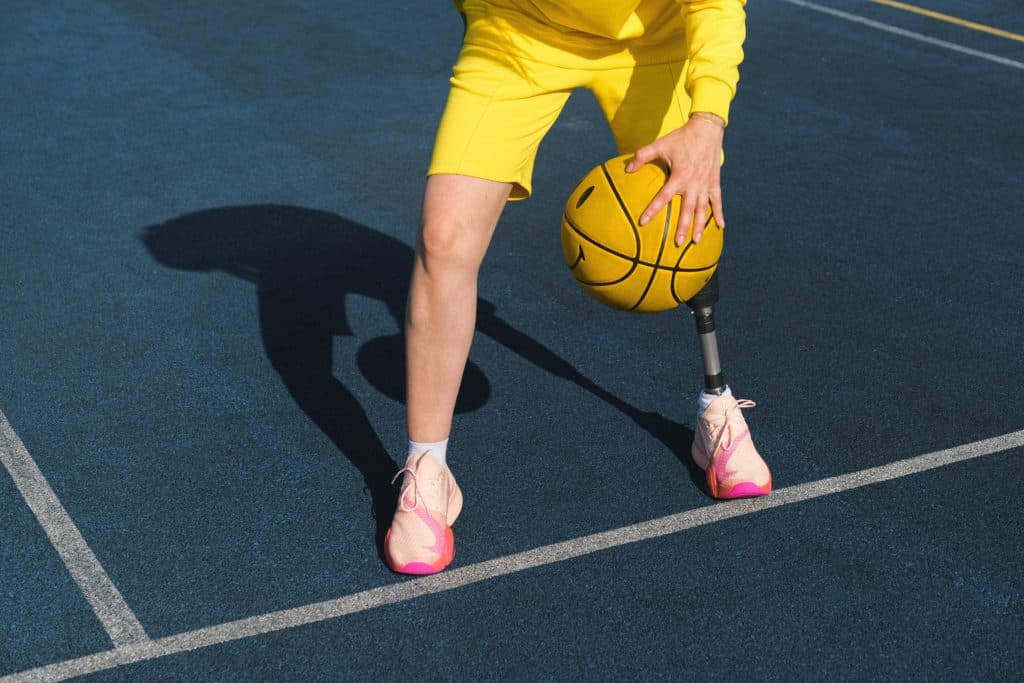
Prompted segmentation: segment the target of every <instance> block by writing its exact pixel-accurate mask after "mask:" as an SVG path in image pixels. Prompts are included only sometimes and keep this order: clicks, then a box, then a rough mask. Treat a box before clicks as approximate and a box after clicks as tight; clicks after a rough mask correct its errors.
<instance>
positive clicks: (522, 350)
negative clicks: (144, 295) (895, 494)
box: [141, 205, 703, 553]
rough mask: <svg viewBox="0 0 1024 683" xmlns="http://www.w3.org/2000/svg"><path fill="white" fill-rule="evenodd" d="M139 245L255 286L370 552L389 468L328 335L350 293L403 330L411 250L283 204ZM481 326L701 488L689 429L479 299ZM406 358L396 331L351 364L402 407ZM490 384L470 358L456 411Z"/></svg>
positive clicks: (162, 230)
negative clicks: (615, 418) (662, 451)
mask: <svg viewBox="0 0 1024 683" xmlns="http://www.w3.org/2000/svg"><path fill="white" fill-rule="evenodd" d="M141 239H142V241H143V243H144V245H145V246H146V248H147V249H148V250H149V252H150V254H151V255H152V256H153V258H154V259H156V260H157V261H158V262H159V263H161V264H163V265H166V266H168V267H171V268H175V269H179V270H186V271H193V272H210V271H222V272H225V273H229V274H231V275H233V276H235V277H239V278H241V279H244V280H246V281H248V282H251V283H253V285H254V286H255V289H256V294H257V298H258V306H259V323H260V334H261V338H262V342H263V346H264V349H265V352H266V354H267V358H268V359H269V360H270V362H271V364H272V366H273V368H274V370H275V371H276V372H277V373H278V375H279V376H280V377H281V381H282V383H283V384H284V386H285V387H286V388H287V390H288V392H289V394H290V395H291V397H292V398H293V399H294V400H295V402H296V404H297V405H298V406H299V407H300V408H301V409H302V410H303V411H304V412H305V413H306V415H307V416H309V418H310V420H312V422H313V423H314V424H316V425H317V427H318V428H319V429H320V430H321V431H322V432H323V433H324V434H325V435H326V436H327V437H328V438H329V439H330V440H331V441H332V443H334V445H335V446H336V447H337V448H338V450H339V451H340V452H341V453H342V454H343V455H344V456H345V457H346V458H348V460H349V461H350V462H351V463H352V465H353V466H355V467H356V469H357V470H358V471H359V472H360V474H361V475H362V477H363V481H364V483H365V486H366V489H367V491H368V492H369V494H370V496H371V500H372V512H373V515H374V517H375V519H376V534H375V535H376V541H377V548H378V552H381V553H382V551H383V536H384V532H385V531H386V530H387V528H388V526H389V525H390V522H391V516H392V514H393V512H394V507H395V504H396V502H397V489H396V487H395V486H393V485H392V484H391V480H392V477H393V476H394V475H395V473H396V472H397V471H398V465H397V464H396V462H395V461H394V460H393V459H392V458H391V456H390V455H389V453H388V449H387V448H386V447H385V446H384V444H383V443H381V440H380V437H379V435H378V434H377V432H376V430H375V429H374V428H373V425H372V423H371V421H370V419H369V416H368V415H367V413H366V410H365V409H364V408H363V406H362V404H361V403H360V402H359V399H358V398H357V397H356V396H355V394H353V393H352V391H351V390H349V388H348V387H347V386H346V385H345V382H344V380H343V378H341V379H339V378H337V377H335V376H334V373H333V367H334V362H333V361H334V358H333V348H334V337H336V336H352V335H353V331H352V328H351V325H350V324H349V320H348V317H347V314H346V307H345V302H346V298H347V297H348V295H350V294H358V295H362V296H365V297H369V298H371V299H375V300H378V301H381V302H383V303H384V305H385V306H386V307H387V309H388V311H389V312H390V314H391V318H392V319H393V321H394V324H395V329H396V331H400V330H401V329H402V327H403V321H404V310H405V300H406V294H407V290H408V278H409V274H410V273H411V272H412V264H413V250H412V248H410V247H409V246H408V245H406V244H405V243H403V242H401V241H400V240H397V239H395V238H393V237H390V236H388V235H384V234H383V233H380V232H378V231H376V230H373V229H371V228H369V227H367V226H364V225H360V224H358V223H355V222H353V221H350V220H347V219H345V218H342V217H340V216H337V215H335V214H331V213H328V212H324V211H316V210H312V209H304V208H299V207H292V206H280V205H256V206H239V207H225V208H217V209H210V210H205V211H199V212H196V213H191V214H187V215H184V216H181V217H179V218H175V219H173V220H170V221H168V222H166V223H162V224H160V225H154V226H150V227H148V228H146V229H145V230H144V232H143V234H142V236H141ZM478 310H479V313H478V329H479V331H480V332H481V333H482V334H486V335H488V336H489V337H491V338H492V339H494V340H495V341H497V342H498V343H500V344H502V345H503V346H504V347H506V348H507V349H509V350H510V351H512V352H513V353H516V354H518V355H519V356H521V357H522V358H524V359H525V360H527V361H529V362H530V363H533V364H534V365H536V366H537V367H539V368H542V369H544V370H545V371H547V372H550V373H551V374H553V375H555V376H557V377H561V378H562V379H564V380H566V381H568V382H571V383H573V384H575V385H576V386H578V387H579V388H580V389H582V390H584V391H587V392H589V393H591V394H593V395H594V396H596V397H598V398H599V399H601V400H603V401H605V402H606V403H607V404H609V405H610V406H612V407H614V408H616V409H617V410H619V411H620V412H621V413H622V414H624V415H626V416H627V417H629V418H630V419H632V420H633V421H634V422H635V423H636V424H637V425H638V426H639V427H640V428H642V429H644V430H645V431H647V432H648V433H649V434H651V435H652V436H653V437H655V438H656V439H658V440H659V441H661V442H662V443H663V444H664V445H665V446H666V447H667V448H668V449H669V450H671V451H672V452H673V453H675V454H676V456H677V457H678V458H679V459H680V461H681V462H683V463H684V465H685V466H686V467H687V469H688V471H689V472H690V474H691V477H692V478H694V481H695V482H698V483H699V486H700V487H701V488H703V473H702V472H701V471H700V470H699V469H695V468H696V465H694V464H693V463H692V461H691V459H690V457H689V445H690V443H691V442H692V439H693V432H692V431H690V430H689V429H687V428H685V427H684V426H682V425H681V424H679V423H677V422H674V421H672V420H670V419H668V418H666V417H664V416H662V415H660V414H658V413H652V412H643V411H640V410H639V409H637V408H636V407H634V406H633V405H631V404H629V403H627V402H626V401H623V400H622V399H621V398H619V397H617V396H615V395H614V394H611V393H610V392H608V391H606V390H605V389H604V388H602V387H601V386H600V385H598V384H596V383H595V382H593V381H591V380H590V379H588V378H587V377H584V376H583V375H582V374H580V372H579V371H577V370H576V368H575V367H573V366H572V364H570V363H569V362H568V361H566V360H565V359H563V358H562V357H560V356H559V355H558V354H556V353H554V352H553V351H552V350H551V349H549V348H547V347H546V346H544V345H543V344H541V343H540V342H538V341H537V340H536V339H533V338H532V337H529V336H528V335H526V334H524V333H522V332H520V331H519V330H517V329H515V328H513V327H512V326H511V325H509V324H508V323H507V322H505V321H504V320H502V319H501V318H500V317H498V316H497V315H496V312H495V307H494V305H493V304H492V303H490V302H488V301H486V300H483V299H481V300H480V301H479V309H478ZM404 358H405V354H404V350H403V348H402V337H401V334H400V333H396V334H392V335H386V336H382V337H377V338H375V339H373V340H370V341H368V342H365V343H364V344H363V345H362V346H361V348H360V349H359V351H358V352H357V358H356V360H357V363H358V367H359V369H360V372H361V373H362V374H363V375H364V377H365V379H366V380H367V381H368V382H370V384H372V385H373V386H374V387H375V388H376V389H378V390H379V391H381V392H382V393H383V394H384V395H386V396H389V397H391V398H393V399H395V400H396V401H400V402H404V400H405V362H404ZM489 397H490V384H489V382H488V380H487V378H486V376H485V374H484V373H483V371H482V370H481V369H480V368H479V367H478V366H476V365H475V364H473V363H469V364H468V365H467V368H466V374H465V379H464V381H463V385H462V388H461V390H460V394H459V398H458V401H457V405H456V411H457V412H468V411H472V410H476V409H478V408H480V407H481V406H483V405H484V404H486V402H487V401H488V399H489Z"/></svg>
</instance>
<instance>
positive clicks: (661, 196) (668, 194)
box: [640, 183, 676, 227]
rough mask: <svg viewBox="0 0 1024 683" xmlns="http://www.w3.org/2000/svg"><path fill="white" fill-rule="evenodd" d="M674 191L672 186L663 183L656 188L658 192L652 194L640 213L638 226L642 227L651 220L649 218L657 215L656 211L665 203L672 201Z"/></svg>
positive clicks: (663, 206) (662, 207)
mask: <svg viewBox="0 0 1024 683" xmlns="http://www.w3.org/2000/svg"><path fill="white" fill-rule="evenodd" d="M675 194H676V193H675V191H674V190H673V189H672V187H671V186H670V185H669V184H668V183H665V184H664V185H662V186H661V189H660V190H658V194H656V195H654V199H652V200H651V203H650V204H648V205H647V208H646V209H644V212H643V213H642V214H640V226H641V227H643V226H645V225H647V224H648V223H650V222H651V219H652V218H654V217H655V216H657V215H658V212H659V211H661V210H662V209H664V208H665V205H666V204H668V203H669V202H670V201H672V197H674V196H675Z"/></svg>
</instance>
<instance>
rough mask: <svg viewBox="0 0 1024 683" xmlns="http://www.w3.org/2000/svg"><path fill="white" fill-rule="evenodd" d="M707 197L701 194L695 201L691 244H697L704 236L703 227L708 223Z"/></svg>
mask: <svg viewBox="0 0 1024 683" xmlns="http://www.w3.org/2000/svg"><path fill="white" fill-rule="evenodd" d="M709 201H710V200H709V199H708V196H707V195H706V194H702V195H701V196H700V199H698V200H697V205H696V206H695V207H694V213H693V243H694V244H699V243H700V238H701V237H702V236H703V235H704V226H706V225H707V223H708V218H707V217H708V203H709Z"/></svg>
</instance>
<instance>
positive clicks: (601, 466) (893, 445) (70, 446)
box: [0, 0, 1024, 681]
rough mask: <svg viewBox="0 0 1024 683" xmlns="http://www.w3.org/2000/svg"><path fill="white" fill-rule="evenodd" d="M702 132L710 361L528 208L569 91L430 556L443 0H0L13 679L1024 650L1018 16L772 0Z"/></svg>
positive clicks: (780, 660) (526, 675) (674, 675)
mask: <svg viewBox="0 0 1024 683" xmlns="http://www.w3.org/2000/svg"><path fill="white" fill-rule="evenodd" d="M748 17H749V21H748V38H747V42H746V45H745V48H746V61H745V62H744V65H743V66H742V68H741V82H740V87H739V93H738V95H737V98H736V101H735V102H734V104H733V109H732V121H731V124H730V127H729V129H728V132H727V135H726V165H725V168H724V171H723V183H724V187H723V190H724V198H725V214H726V216H727V225H728V229H727V231H726V240H725V251H724V254H723V259H722V262H721V265H720V269H719V273H720V278H721V292H722V300H721V302H720V303H719V305H718V306H717V307H716V317H717V320H718V341H719V345H720V352H721V358H722V363H723V368H724V371H725V373H726V375H727V378H728V380H729V383H730V386H731V387H732V389H733V391H734V393H735V394H736V395H737V396H738V397H742V398H749V399H752V400H754V401H756V402H757V404H758V405H757V407H756V408H754V409H752V410H749V411H747V413H746V417H747V420H748V423H749V424H750V427H751V430H752V432H753V434H754V438H755V442H756V443H757V445H758V448H759V450H760V451H761V453H762V454H763V455H764V457H765V459H766V460H767V461H768V462H769V464H770V465H771V467H772V470H773V475H774V484H775V491H774V492H773V493H772V494H771V496H769V497H767V498H763V499H755V500H741V501H732V502H718V501H715V500H713V499H711V498H710V497H709V496H708V494H707V493H706V492H705V489H704V486H703V482H702V477H701V476H700V473H699V472H698V471H695V468H694V466H693V465H692V463H690V461H689V456H688V453H689V447H690V442H691V440H692V438H693V432H692V429H693V426H694V420H695V405H694V404H695V401H694V398H695V395H696V392H697V390H698V389H699V388H700V376H701V366H700V354H699V349H698V346H697V342H696V335H695V333H694V329H693V322H692V319H691V317H690V315H689V313H688V312H687V311H686V310H685V308H683V309H679V310H675V311H670V312H667V313H660V314H655V315H648V316H642V315H635V314H628V313H621V312H614V311H611V310H608V309H606V308H604V307H602V306H601V305H600V304H598V303H597V302H595V301H593V300H592V299H590V298H588V297H587V296H586V295H585V294H584V293H583V292H582V291H581V290H580V288H579V287H578V286H576V284H575V283H574V282H573V279H572V276H571V275H570V273H569V272H568V269H567V268H566V266H565V263H564V262H563V259H562V254H561V249H560V246H559V222H560V218H561V215H562V209H563V205H564V202H565V199H566V197H567V196H568V195H569V193H570V191H571V190H572V188H573V187H574V186H575V185H576V183H577V182H578V181H579V179H580V178H581V177H582V176H583V174H584V173H586V171H588V170H589V169H590V168H592V167H593V166H595V165H596V164H598V163H600V162H601V161H603V160H605V159H607V158H609V157H612V156H614V155H615V154H616V150H615V149H614V144H613V142H612V138H611V134H610V133H609V131H608V130H607V126H606V124H605V123H604V121H603V118H602V116H601V113H600V111H599V109H598V107H597V104H596V102H595V101H594V99H593V97H592V96H591V95H590V94H589V93H586V92H580V93H577V94H576V95H574V96H573V97H572V99H571V100H570V102H569V105H568V107H567V108H566V110H565V112H564V113H563V115H562V117H561V118H560V119H559V121H558V123H557V124H556V126H555V128H554V129H553V130H552V132H551V133H550V135H549V136H548V138H547V139H546V140H545V142H544V144H543V145H542V147H541V150H540V156H539V158H538V161H537V171H536V175H535V178H534V188H535V194H534V197H533V198H531V199H530V200H529V201H527V202H523V203H517V204H514V205H510V206H509V208H508V210H507V211H506V214H505V216H504V218H503V220H502V223H501V224H500V225H499V228H498V231H497V235H496V237H495V240H494V243H493V246H492V248H491V250H490V252H489V255H488V258H487V260H486V262H485V264H484V267H483V272H482V276H481V284H480V315H479V325H478V334H477V337H476V341H475V343H474V347H473V351H472V354H471V362H470V366H469V368H468V370H467V376H466V377H467V379H466V382H465V385H464V387H463V392H462V395H461V397H460V402H459V407H458V414H457V416H456V422H455V428H454V432H453V435H452V439H451V444H450V447H449V456H448V457H449V464H450V465H451V467H452V470H453V472H454V474H455V476H456V477H457V478H458V481H459V484H460V486H461V488H462V490H463V491H464V493H465V496H466V504H465V508H464V510H463V513H462V516H461V517H460V518H459V521H458V522H457V524H456V525H455V527H454V531H455V535H456V556H455V561H454V562H453V564H452V566H451V568H450V569H449V570H447V571H446V572H443V573H441V574H438V575H434V576H428V577H423V578H410V577H405V576H400V575H397V574H393V573H391V572H390V571H389V570H388V569H387V568H386V567H385V565H384V564H383V562H382V561H381V557H380V550H379V547H380V537H381V531H382V525H383V526H385V527H386V525H387V523H388V521H389V518H388V515H389V514H390V513H391V511H392V510H393V506H394V496H395V492H394V489H393V488H392V487H391V486H390V484H389V482H390V480H391V477H392V476H393V474H394V472H395V471H396V470H397V467H398V464H399V462H398V461H400V459H401V457H402V456H404V448H405V443H406V441H405V440H406V434H405V425H404V409H403V404H402V400H403V396H402V394H403V388H402V387H403V376H404V375H403V373H404V368H403V362H404V361H403V360H402V354H401V348H402V347H401V337H400V329H401V327H400V323H401V319H402V315H403V308H404V302H405V293H406V289H407V283H408V280H407V278H408V273H409V268H410V265H411V259H412V246H411V245H412V244H413V240H414V237H415V229H416V225H417V222H418V213H419V201H420V197H421V193H422V185H423V174H424V172H425V169H426V166H427V163H428V161H429V156H430V149H431V144H432V142H433V133H434V129H435V126H436V124H437V119H438V117H439V115H440V113H441V109H442V107H443V104H444V99H445V96H446V92H447V91H446V88H447V79H448V76H449V73H450V69H451V65H452V63H453V60H454V59H455V56H456V54H457V50H458V46H459V40H460V36H461V22H460V21H459V18H458V16H457V14H456V13H455V11H454V10H453V9H452V8H451V7H450V3H446V2H436V3H435V2H429V3H428V2H411V1H405V2H403V1H400V0H379V1H378V2H368V3H367V2H364V3H355V2H342V1H338V0H332V1H328V0H265V1H260V2H249V3H236V2H221V1H216V2H210V1H208V0H207V1H203V2H200V1H198V0H186V1H184V2H175V3H167V2H157V1H156V0H102V1H101V0H31V1H29V0H6V1H5V2H4V3H3V8H2V9H0V93H3V94H2V95H0V461H2V463H3V469H2V470H0V679H2V680H4V681H7V680H10V681H37V680H39V681H42V680H61V679H67V678H73V677H83V678H84V680H131V681H140V680H141V681H157V680H159V681H167V680H182V681H196V680H202V681H207V680H208V681H214V680H216V681H236V680H237V681H249V680H268V681H282V680H303V681H306V680H353V679H356V680H360V679H371V678H373V679H387V680H391V679H404V680H408V679H412V678H413V677H415V678H416V679H417V680H418V679H457V680H476V679H497V680H507V679H516V680H566V679H569V680H575V679H599V680H606V679H611V680H622V679H642V680H648V679H669V680H702V681H703V680H712V679H715V680H739V679H825V678H830V679H831V678H838V679H867V678H884V679H897V678H898V679H913V680H942V679H955V680H962V679H979V680H1020V679H1021V677H1022V676H1024V654H1022V653H1024V647H1022V645H1024V580H1022V578H1021V577H1022V575H1024V552H1022V551H1021V545H1022V536H1021V529H1022V528H1024V506H1022V504H1021V492H1022V491H1024V464H1022V463H1024V461H1022V459H1021V458H1022V455H1024V391H1022V390H1021V379H1022V377H1024V336H1022V335H1024V277H1022V276H1024V269H1022V264H1024V256H1022V255H1024V229H1022V228H1024V223H1022V219H1021V216H1022V215H1024V191H1022V189H1021V188H1024V127H1022V125H1021V123H1022V118H1021V112H1022V111H1024V16H1022V15H1021V13H1020V11H1019V6H1017V4H1016V3H1014V2H1010V1H1009V0H978V1H976V2H967V3H954V2H951V0H928V2H927V4H924V5H902V4H900V3H893V2H889V0H884V2H883V1H877V2H872V1H869V0H814V1H813V2H811V1H809V0H807V1H805V0H763V1H761V2H752V3H751V4H750V5H749V6H748Z"/></svg>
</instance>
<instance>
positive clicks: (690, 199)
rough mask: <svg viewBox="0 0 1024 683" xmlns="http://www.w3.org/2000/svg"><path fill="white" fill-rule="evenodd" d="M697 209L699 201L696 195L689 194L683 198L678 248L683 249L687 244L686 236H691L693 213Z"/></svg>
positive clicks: (677, 237) (677, 235)
mask: <svg viewBox="0 0 1024 683" xmlns="http://www.w3.org/2000/svg"><path fill="white" fill-rule="evenodd" d="M696 207H697V200H696V199H695V197H694V194H693V193H692V192H691V193H688V194H686V195H685V196H684V197H683V208H682V211H680V213H679V228H678V229H677V230H676V246H677V247H681V246H683V243H684V242H686V236H687V235H689V234H690V226H692V225H693V213H694V209H696Z"/></svg>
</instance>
